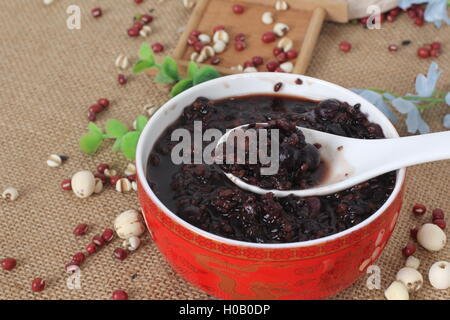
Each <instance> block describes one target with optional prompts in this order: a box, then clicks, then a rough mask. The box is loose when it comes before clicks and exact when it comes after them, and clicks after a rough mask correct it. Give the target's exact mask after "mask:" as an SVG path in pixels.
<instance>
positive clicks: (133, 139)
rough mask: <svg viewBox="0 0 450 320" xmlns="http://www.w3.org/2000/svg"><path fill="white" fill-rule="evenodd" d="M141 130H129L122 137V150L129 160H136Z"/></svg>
mask: <svg viewBox="0 0 450 320" xmlns="http://www.w3.org/2000/svg"><path fill="white" fill-rule="evenodd" d="M139 136H140V132H137V131H132V132H128V133H127V134H126V135H124V136H123V137H122V143H121V145H120V150H121V151H122V152H123V154H124V155H125V157H127V159H129V160H134V159H135V158H136V148H137V143H138V140H139Z"/></svg>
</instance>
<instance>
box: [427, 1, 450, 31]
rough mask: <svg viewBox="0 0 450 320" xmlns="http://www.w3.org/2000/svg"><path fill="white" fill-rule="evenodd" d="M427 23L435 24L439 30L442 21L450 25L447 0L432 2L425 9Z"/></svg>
mask: <svg viewBox="0 0 450 320" xmlns="http://www.w3.org/2000/svg"><path fill="white" fill-rule="evenodd" d="M424 17H425V21H427V22H434V25H435V26H436V27H438V28H440V27H441V20H442V21H444V22H445V23H447V24H449V25H450V18H449V17H448V11H447V0H431V1H430V3H429V4H428V6H427V8H426V9H425V15H424Z"/></svg>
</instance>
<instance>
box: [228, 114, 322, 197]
mask: <svg viewBox="0 0 450 320" xmlns="http://www.w3.org/2000/svg"><path fill="white" fill-rule="evenodd" d="M258 129H264V130H266V131H265V132H266V136H267V138H266V139H267V143H262V144H261V145H260V144H258V143H255V147H254V148H253V150H252V148H251V147H250V143H249V141H248V140H244V141H242V140H241V141H240V144H238V140H237V139H235V141H236V142H235V146H234V153H232V154H231V157H230V158H231V159H232V160H233V163H231V164H228V163H227V162H226V160H227V152H226V148H225V147H223V156H222V160H223V163H224V164H222V165H221V168H222V169H223V170H224V171H225V172H229V173H231V174H233V175H234V176H235V177H238V178H240V179H242V180H243V181H245V182H246V183H249V184H252V185H255V186H258V187H261V188H263V189H277V190H293V189H295V190H298V189H307V188H311V187H314V186H316V185H318V184H319V183H320V182H321V181H322V180H323V179H324V178H325V177H326V174H327V166H328V165H327V164H326V163H325V162H324V161H323V160H322V159H321V158H320V153H319V150H318V149H319V148H320V147H321V146H320V145H317V144H316V145H313V144H309V143H307V142H306V141H305V136H304V135H303V132H302V131H301V130H300V129H299V128H298V127H297V125H296V123H295V122H293V121H286V120H282V119H277V120H270V121H268V122H267V125H263V124H250V125H249V126H248V127H247V128H246V129H245V130H243V133H245V132H246V131H247V130H254V131H253V132H255V142H257V141H259V139H260V134H261V132H260V131H259V130H258ZM272 129H276V130H277V132H278V143H277V144H275V147H278V150H279V151H278V153H279V154H278V157H277V163H278V166H277V167H278V168H277V169H278V170H277V172H276V173H272V174H263V173H262V169H263V168H266V169H268V168H270V162H268V163H262V162H261V161H255V162H256V163H252V162H251V161H250V159H251V157H250V154H252V153H253V154H256V155H257V154H260V153H261V152H264V155H265V154H266V153H267V154H270V150H271V146H272V140H273V137H272V134H271V133H272V131H271V130H272ZM238 148H239V149H241V154H242V155H243V156H244V159H242V160H241V162H237V160H238V156H237V155H238V152H237V149H238ZM275 156H276V154H274V157H275ZM273 160H275V159H273Z"/></svg>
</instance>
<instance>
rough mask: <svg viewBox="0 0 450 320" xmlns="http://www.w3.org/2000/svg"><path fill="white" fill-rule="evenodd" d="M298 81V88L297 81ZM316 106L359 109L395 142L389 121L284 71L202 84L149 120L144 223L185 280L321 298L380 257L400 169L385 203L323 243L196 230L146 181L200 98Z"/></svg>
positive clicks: (235, 295)
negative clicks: (336, 103) (159, 146)
mask: <svg viewBox="0 0 450 320" xmlns="http://www.w3.org/2000/svg"><path fill="white" fill-rule="evenodd" d="M299 77H300V78H301V79H302V80H303V85H297V84H296V83H295V80H296V79H298V78H299ZM278 82H283V88H282V90H281V91H280V93H281V94H288V95H295V96H299V97H306V98H310V99H315V100H322V99H326V98H336V99H339V100H341V101H346V102H348V103H350V104H352V105H353V104H356V103H360V104H361V110H362V111H363V112H364V113H366V114H367V115H368V118H369V120H371V121H373V122H376V123H378V124H379V125H380V126H381V127H382V128H383V131H384V134H385V135H386V137H398V133H397V131H396V130H395V128H394V127H393V125H392V124H391V123H390V121H389V120H388V119H387V118H386V117H385V116H384V115H383V114H382V113H381V112H380V111H379V110H378V109H377V108H376V107H375V106H373V105H372V104H370V103H369V102H368V101H366V100H365V99H363V98H361V97H360V96H358V95H356V94H354V93H353V92H351V91H349V90H347V89H344V88H342V87H339V86H337V85H334V84H331V83H328V82H325V81H322V80H318V79H314V78H310V77H305V76H297V75H292V74H283V73H253V74H238V75H232V76H228V77H223V78H220V79H216V80H212V81H208V82H206V83H203V84H201V85H198V86H195V87H193V88H191V89H189V90H187V91H185V92H183V93H182V94H180V95H178V96H176V97H175V98H173V99H171V100H170V101H169V102H167V103H166V104H165V105H164V106H162V107H161V108H160V109H159V110H158V111H157V112H156V113H155V114H154V115H153V117H152V118H151V119H150V121H149V123H148V124H147V126H146V128H145V130H144V132H143V133H142V136H141V138H140V140H139V144H138V151H137V157H136V165H137V171H138V183H139V190H138V193H139V200H140V203H141V206H142V209H143V213H144V218H145V222H146V224H147V227H148V229H149V231H150V234H151V236H152V238H153V241H154V242H155V243H156V245H157V246H158V248H159V250H160V251H161V253H162V254H163V255H164V256H165V258H166V259H167V261H168V262H169V263H170V265H171V266H172V267H173V268H174V269H175V270H176V271H177V272H178V273H179V274H180V275H181V276H182V277H183V278H184V279H185V280H187V281H188V282H190V283H192V284H193V285H195V286H196V287H198V288H200V289H202V290H203V291H205V292H207V293H208V294H211V295H213V296H215V297H218V298H223V299H322V298H326V297H329V296H330V295H333V294H336V293H338V292H340V291H342V290H343V289H345V288H347V287H348V286H350V285H351V284H352V283H353V282H355V281H356V280H357V279H358V278H359V277H361V276H362V275H363V274H365V271H366V269H367V267H368V266H370V265H371V264H373V263H374V261H376V260H377V258H378V257H379V256H380V254H381V252H382V251H383V249H384V247H385V246H386V243H387V241H388V240H389V238H390V236H391V234H392V231H393V230H394V227H395V224H396V221H397V218H398V215H399V212H400V208H401V205H402V197H403V190H404V181H405V169H401V170H398V172H397V181H396V184H395V188H394V190H393V192H392V194H391V196H390V197H389V199H388V200H387V201H386V203H385V204H384V205H383V206H382V207H381V208H380V209H379V210H378V211H376V212H375V213H374V214H373V215H372V216H370V217H369V218H368V219H366V220H365V221H363V222H361V223H360V224H358V225H356V226H354V227H352V228H350V229H347V230H345V231H343V232H340V233H337V234H334V235H331V236H327V237H324V238H321V239H316V240H311V241H304V242H296V243H286V244H258V243H249V242H243V241H236V240H231V239H227V238H224V237H220V236H217V235H214V234H211V233H209V232H206V231H204V230H201V229H199V228H197V227H195V226H193V225H191V224H189V223H187V222H186V221H184V220H182V219H181V218H179V217H178V216H177V215H175V214H174V213H173V212H171V211H170V210H169V209H168V208H167V207H166V206H165V205H164V204H163V203H162V202H161V201H160V200H159V199H158V198H157V197H156V195H155V194H154V193H153V191H152V190H151V188H150V186H149V185H148V183H147V180H146V170H147V160H148V156H149V154H150V151H151V149H152V147H153V144H154V143H155V141H156V139H157V138H158V137H159V136H160V135H161V133H162V132H163V131H164V129H165V128H166V127H167V126H168V125H169V124H171V123H172V122H173V121H174V120H175V119H176V118H178V117H179V115H180V114H181V112H182V110H183V109H184V107H185V106H187V105H189V104H190V103H192V102H193V101H194V100H195V98H197V97H199V96H204V97H208V98H210V99H219V98H226V97H231V96H240V95H248V94H263V93H266V94H267V93H273V86H274V84H276V83H278Z"/></svg>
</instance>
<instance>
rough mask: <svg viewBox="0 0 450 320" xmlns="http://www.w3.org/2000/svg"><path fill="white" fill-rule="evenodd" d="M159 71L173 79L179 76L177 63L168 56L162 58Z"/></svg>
mask: <svg viewBox="0 0 450 320" xmlns="http://www.w3.org/2000/svg"><path fill="white" fill-rule="evenodd" d="M161 71H162V72H163V73H164V75H165V76H166V77H168V78H170V79H172V80H174V81H177V80H179V78H180V75H179V72H178V66H177V63H176V62H175V60H173V59H172V58H170V57H166V58H165V59H164V62H163V64H162V70H161Z"/></svg>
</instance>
